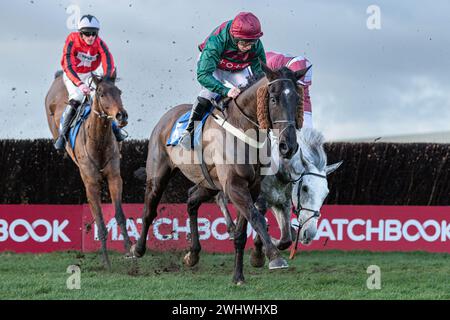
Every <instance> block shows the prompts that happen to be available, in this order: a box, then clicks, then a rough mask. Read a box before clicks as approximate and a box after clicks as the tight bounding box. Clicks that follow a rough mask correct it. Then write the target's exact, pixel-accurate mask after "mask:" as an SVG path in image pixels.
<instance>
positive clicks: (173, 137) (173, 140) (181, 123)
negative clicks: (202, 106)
mask: <svg viewBox="0 0 450 320" xmlns="http://www.w3.org/2000/svg"><path fill="white" fill-rule="evenodd" d="M210 114H211V110H210V111H208V112H206V113H205V115H204V116H203V119H202V121H201V125H197V127H196V128H195V130H194V147H196V146H198V145H199V143H200V141H201V136H202V128H203V126H204V124H205V122H206V119H208V116H209V115H210ZM190 116H191V110H189V111H188V112H186V113H185V114H183V115H182V116H181V117H179V118H178V120H177V121H176V122H175V124H174V125H173V127H172V131H171V133H170V136H169V139H168V140H167V145H168V146H172V147H174V146H176V145H178V143H179V142H180V138H181V135H182V134H183V132H184V130H185V129H186V128H187V125H188V122H189V117H190Z"/></svg>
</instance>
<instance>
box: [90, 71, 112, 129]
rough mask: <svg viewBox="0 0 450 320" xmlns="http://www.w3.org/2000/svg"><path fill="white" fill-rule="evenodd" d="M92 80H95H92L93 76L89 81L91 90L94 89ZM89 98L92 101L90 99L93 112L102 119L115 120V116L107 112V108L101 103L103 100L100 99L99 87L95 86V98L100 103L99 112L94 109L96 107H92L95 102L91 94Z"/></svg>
mask: <svg viewBox="0 0 450 320" xmlns="http://www.w3.org/2000/svg"><path fill="white" fill-rule="evenodd" d="M92 81H93V80H92V78H91V81H90V83H89V88H90V89H91V90H92V89H94V88H93V87H92ZM89 100H91V101H89V103H90V104H91V110H92V112H93V113H95V115H97V117H99V118H100V119H104V120H109V121H112V120H114V117H113V116H110V115H109V114H107V113H106V112H105V109H104V108H103V106H102V104H101V102H100V99H99V97H98V93H97V88H95V100H96V101H97V104H98V106H99V107H100V112H98V111H97V110H94V108H92V106H93V105H94V103H93V101H92V97H91V95H89Z"/></svg>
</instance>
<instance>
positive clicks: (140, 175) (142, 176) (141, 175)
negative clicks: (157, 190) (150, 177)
mask: <svg viewBox="0 0 450 320" xmlns="http://www.w3.org/2000/svg"><path fill="white" fill-rule="evenodd" d="M134 177H135V178H137V179H138V180H140V181H145V180H146V179H147V172H146V171H145V167H140V168H139V169H137V170H136V171H134Z"/></svg>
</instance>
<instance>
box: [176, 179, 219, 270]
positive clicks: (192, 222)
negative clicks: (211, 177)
mask: <svg viewBox="0 0 450 320" xmlns="http://www.w3.org/2000/svg"><path fill="white" fill-rule="evenodd" d="M216 193H217V191H212V190H208V189H205V188H202V187H200V186H197V185H196V186H194V187H192V188H191V189H190V190H189V198H188V201H187V209H188V213H189V226H190V229H191V248H190V250H189V252H188V253H187V254H186V255H185V256H184V259H183V261H184V263H185V264H186V265H187V266H189V267H193V266H195V265H196V264H197V263H198V261H199V259H200V256H199V253H200V250H201V245H200V237H199V234H198V208H200V206H201V204H202V203H203V202H205V201H207V200H209V199H211V198H212V197H213V196H214V195H215V194H216Z"/></svg>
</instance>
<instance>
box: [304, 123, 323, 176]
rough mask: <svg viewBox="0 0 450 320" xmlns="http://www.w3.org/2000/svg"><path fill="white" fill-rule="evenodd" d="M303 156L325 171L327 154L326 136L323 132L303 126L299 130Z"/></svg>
mask: <svg viewBox="0 0 450 320" xmlns="http://www.w3.org/2000/svg"><path fill="white" fill-rule="evenodd" d="M297 140H298V142H299V144H300V148H301V150H302V153H303V156H304V157H305V158H306V159H307V160H308V161H309V162H311V163H312V164H314V166H315V167H316V168H317V169H318V170H319V171H323V170H324V169H325V166H326V165H327V154H326V153H325V150H324V148H323V144H324V142H325V138H324V136H323V134H322V133H321V132H319V131H317V130H315V129H312V128H302V129H301V130H300V132H299V133H298V132H297Z"/></svg>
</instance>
